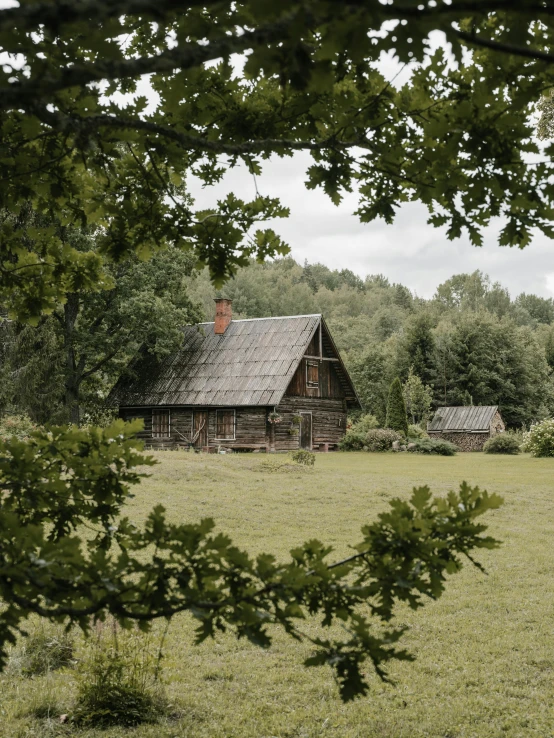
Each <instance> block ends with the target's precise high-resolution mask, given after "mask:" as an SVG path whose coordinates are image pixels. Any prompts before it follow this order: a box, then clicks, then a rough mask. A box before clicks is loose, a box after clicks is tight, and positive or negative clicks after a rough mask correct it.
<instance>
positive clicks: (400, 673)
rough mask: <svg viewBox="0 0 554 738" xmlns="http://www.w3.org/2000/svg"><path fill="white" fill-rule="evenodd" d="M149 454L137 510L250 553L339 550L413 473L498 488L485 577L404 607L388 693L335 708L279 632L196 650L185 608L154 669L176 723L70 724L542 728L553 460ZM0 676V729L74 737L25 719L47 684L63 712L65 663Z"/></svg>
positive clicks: (416, 479) (379, 737) (173, 729)
mask: <svg viewBox="0 0 554 738" xmlns="http://www.w3.org/2000/svg"><path fill="white" fill-rule="evenodd" d="M158 458H159V460H160V462H161V463H160V464H159V466H157V467H155V468H154V470H153V473H152V476H151V478H150V479H148V480H146V481H144V482H143V484H142V485H141V487H140V490H139V491H138V495H137V498H136V499H135V500H134V502H133V504H132V506H131V510H130V514H131V516H132V517H133V519H135V520H138V519H141V518H142V517H143V516H144V515H145V513H146V512H147V511H148V509H149V508H150V507H152V506H153V505H154V504H157V503H162V504H163V505H165V507H166V508H167V509H168V511H169V514H170V516H171V517H172V518H173V519H174V520H178V521H185V520H198V519H199V518H200V517H206V516H211V517H214V518H215V519H216V520H217V521H218V523H219V527H220V528H221V529H222V530H225V531H226V532H228V533H230V534H231V535H232V536H233V538H234V539H235V540H236V542H237V543H239V544H240V545H241V546H243V547H245V548H247V549H249V550H250V551H251V552H257V551H261V550H265V551H271V552H274V553H276V554H278V555H280V556H286V554H287V552H288V550H289V549H290V548H292V547H293V546H295V545H296V544H298V543H300V542H302V541H303V540H305V539H307V538H311V537H317V538H319V539H321V540H323V541H325V542H327V543H332V544H333V545H334V546H335V548H336V553H337V556H341V555H343V554H345V553H347V552H348V546H349V544H351V543H356V542H357V541H358V539H359V538H360V535H359V529H360V527H361V526H362V525H363V524H364V523H365V522H366V521H368V520H372V519H373V518H374V517H375V515H376V514H377V513H378V512H380V511H381V510H383V508H384V507H385V505H386V503H387V500H389V499H390V498H392V497H394V496H406V495H408V494H409V492H410V490H411V488H412V487H413V486H414V485H419V484H424V483H427V484H429V485H430V487H431V488H432V490H433V492H436V493H437V494H440V493H444V492H447V491H448V490H449V489H452V488H454V487H457V486H458V484H459V483H460V482H461V481H462V480H464V479H465V480H467V481H468V482H470V483H472V484H479V485H480V486H481V487H484V488H486V489H488V490H489V492H498V493H500V494H502V495H503V497H504V499H505V504H504V506H503V507H502V508H501V509H500V510H498V511H495V512H493V513H492V514H490V515H489V516H488V522H489V523H490V531H491V533H492V534H493V535H494V536H495V537H497V538H500V539H502V540H503V541H504V544H503V546H502V547H501V548H500V549H499V550H496V551H492V552H484V553H482V554H481V556H480V560H481V561H482V562H483V563H484V564H485V566H486V568H487V571H488V576H485V575H483V574H481V573H480V572H479V571H477V570H476V569H475V568H473V567H471V566H469V565H468V566H467V567H465V568H464V570H463V571H462V573H461V574H458V575H456V576H454V577H452V578H451V580H450V581H449V583H448V586H447V591H446V593H445V595H444V596H443V598H442V599H441V600H440V601H438V602H429V604H428V606H427V607H425V608H424V609H422V610H420V611H419V612H417V613H413V612H411V611H409V610H406V611H403V612H402V613H401V614H400V620H401V622H403V623H406V624H408V625H409V626H410V632H409V634H408V636H407V638H406V639H405V644H406V645H407V646H408V647H409V648H410V649H411V650H412V652H413V653H414V654H415V655H416V656H417V660H416V662H415V663H412V664H409V663H402V664H397V665H395V666H394V667H393V668H392V670H391V674H392V676H393V677H394V679H395V680H396V686H394V687H393V686H387V685H383V684H382V683H381V682H380V681H379V680H378V679H377V678H375V677H372V678H371V693H370V695H369V696H368V697H367V698H364V699H361V700H357V701H356V702H355V703H351V704H348V705H343V704H342V703H341V702H340V700H339V699H338V697H337V690H336V686H335V684H334V681H333V679H332V676H331V673H330V671H328V670H327V669H326V668H320V669H305V668H304V667H303V666H302V661H303V659H304V658H305V656H306V654H307V652H308V651H307V649H306V647H304V646H303V645H302V644H297V643H294V642H289V641H288V640H287V639H285V638H284V637H283V636H282V635H280V634H277V635H276V638H275V642H274V646H273V647H272V648H271V649H270V650H269V651H262V650H259V649H256V648H255V647H253V646H251V645H249V644H247V643H242V642H240V643H237V642H236V641H235V640H234V639H233V638H232V637H230V636H224V637H221V638H219V639H218V641H217V642H215V643H213V642H210V643H207V644H203V645H202V646H200V647H196V646H194V645H192V637H191V633H192V629H193V626H192V624H191V621H190V619H189V618H188V617H182V618H179V619H175V621H174V622H173V624H172V626H171V629H170V631H169V635H168V639H167V642H166V657H165V669H164V675H165V676H164V678H165V681H166V691H167V694H168V696H169V698H170V699H171V701H172V703H174V704H175V707H176V710H178V714H179V717H178V718H175V719H173V720H171V721H168V722H167V723H163V724H162V725H151V726H143V727H140V728H138V729H136V730H135V731H124V730H122V729H110V730H105V731H96V732H95V731H88V732H86V731H81V732H80V733H79V735H81V736H82V737H83V738H85V736H87V737H90V736H95V737H97V738H99V736H104V738H114V737H115V736H123V735H132V736H136V738H145V737H146V736H152V737H154V736H155V737H156V738H174V737H175V738H176V737H177V736H187V737H190V738H224V737H231V736H240V737H241V738H243V737H244V738H272V737H277V736H278V737H279V738H313V737H315V736H339V737H340V738H354V737H355V736H356V737H359V738H401V737H402V738H417V737H420V736H429V737H431V738H458V737H459V738H462V737H463V738H495V737H496V736H498V737H500V736H502V737H506V738H515V737H516V736H522V737H523V736H524V737H525V738H527V737H531V736H536V737H537V738H549V737H551V736H554V700H553V697H554V632H553V630H554V576H553V558H554V547H553V545H552V531H553V530H554V488H553V485H552V480H553V472H554V460H548V459H532V458H530V457H528V456H522V457H499V456H496V457H495V456H485V455H483V454H459V455H458V456H456V457H453V458H448V457H446V458H443V457H435V458H434V457H424V456H415V455H408V454H402V455H400V454H399V455H392V454H365V453H353V454H328V455H319V456H318V457H317V460H316V466H315V468H314V469H313V470H311V471H310V470H307V471H305V470H299V471H292V472H291V471H286V472H285V471H271V470H267V469H264V465H265V464H267V463H268V462H271V459H267V457H265V456H263V455H241V456H200V455H192V454H187V453H184V452H165V453H159V454H158ZM158 632H159V631H158ZM1 681H2V684H1V685H0V686H1V689H2V692H1V694H2V697H1V699H2V702H1V705H0V711H1V718H0V723H1V724H0V736H2V737H4V736H6V737H8V736H9V737H10V738H12V737H14V738H18V737H19V738H23V736H25V737H27V736H37V738H42V736H53V735H68V734H70V733H71V730H70V729H69V728H67V727H66V726H62V725H59V724H58V723H57V722H56V721H50V722H49V723H48V722H40V721H37V720H35V719H34V718H31V717H29V715H28V712H29V709H30V706H32V705H33V704H36V700H37V699H39V698H40V699H42V696H43V695H44V694H47V693H48V692H50V693H52V694H55V695H56V699H57V700H58V702H59V705H60V707H61V709H63V710H65V709H69V708H70V705H71V699H72V695H73V691H74V683H75V679H74V676H73V675H72V674H71V672H68V673H65V674H58V675H52V676H50V677H40V678H34V679H22V678H20V677H15V676H10V675H6V676H4V677H2V678H1Z"/></svg>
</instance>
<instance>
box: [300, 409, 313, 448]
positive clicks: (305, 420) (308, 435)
mask: <svg viewBox="0 0 554 738" xmlns="http://www.w3.org/2000/svg"><path fill="white" fill-rule="evenodd" d="M300 414H301V415H302V422H301V423H300V448H306V449H308V451H311V450H312V414H311V413H300Z"/></svg>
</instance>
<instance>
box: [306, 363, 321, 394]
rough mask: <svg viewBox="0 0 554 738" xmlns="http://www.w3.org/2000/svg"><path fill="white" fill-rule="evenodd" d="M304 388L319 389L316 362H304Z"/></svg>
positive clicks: (317, 365) (317, 364)
mask: <svg viewBox="0 0 554 738" xmlns="http://www.w3.org/2000/svg"><path fill="white" fill-rule="evenodd" d="M306 387H308V388H310V389H319V363H318V362H317V361H307V362H306Z"/></svg>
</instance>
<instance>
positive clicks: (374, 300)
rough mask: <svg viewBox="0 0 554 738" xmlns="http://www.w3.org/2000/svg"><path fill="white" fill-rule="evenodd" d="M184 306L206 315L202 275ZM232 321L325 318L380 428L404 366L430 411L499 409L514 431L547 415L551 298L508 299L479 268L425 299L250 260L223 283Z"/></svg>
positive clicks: (376, 280)
mask: <svg viewBox="0 0 554 738" xmlns="http://www.w3.org/2000/svg"><path fill="white" fill-rule="evenodd" d="M190 294H191V299H192V300H193V301H198V302H200V303H201V304H202V306H203V309H204V312H205V314H206V315H208V316H211V314H212V312H213V302H212V300H213V297H214V296H215V292H214V290H213V288H212V287H211V285H210V283H209V279H208V277H207V275H206V274H201V275H199V276H198V277H197V279H196V280H194V283H193V285H192V288H191V293H190ZM225 295H226V296H227V297H230V298H231V299H232V300H233V315H234V316H235V317H237V318H239V317H241V318H259V317H264V316H270V315H292V314H302V313H322V314H323V315H324V316H325V319H326V321H327V323H328V325H329V327H330V329H331V331H332V334H333V337H334V339H335V341H336V343H337V345H338V347H339V349H340V351H341V353H342V355H343V357H344V359H345V362H346V364H347V367H348V369H349V371H350V372H351V375H352V378H353V380H354V382H355V385H356V388H357V391H358V394H359V396H360V399H361V401H362V404H363V406H364V410H365V411H366V412H370V413H372V414H374V415H375V416H377V418H378V420H379V421H380V422H381V423H384V421H385V413H386V401H387V397H388V391H389V387H390V384H391V382H392V381H393V380H394V378H395V377H397V376H398V377H400V379H401V380H402V381H403V382H405V381H406V380H407V379H408V375H409V373H410V369H411V370H412V372H413V374H415V375H416V376H418V377H419V378H420V379H421V380H422V382H423V383H424V384H425V385H427V386H429V387H430V388H431V390H432V396H433V403H434V406H435V407H436V406H438V405H442V404H447V405H460V404H464V405H466V404H467V405H470V404H475V405H499V406H500V408H501V411H502V414H503V417H504V419H505V420H506V422H507V423H508V424H509V425H510V426H512V427H520V426H522V425H529V424H530V423H531V422H533V421H534V420H538V419H542V418H544V417H547V416H550V415H552V413H553V412H554V377H553V369H554V301H553V300H552V299H546V298H543V297H539V296H537V295H532V294H520V295H518V296H517V297H515V299H512V298H511V296H510V294H509V293H508V291H507V290H506V289H505V288H504V287H502V286H501V285H500V284H498V283H491V281H490V279H489V278H488V277H487V276H486V275H484V274H482V273H481V272H479V271H476V272H474V273H473V274H457V275H454V276H453V277H451V278H450V279H448V280H447V281H446V282H444V283H443V284H441V285H439V286H438V288H437V289H436V292H435V294H434V295H433V297H432V298H431V299H423V298H421V297H417V296H416V295H414V294H413V293H412V292H411V291H410V290H409V289H408V288H407V287H406V286H404V285H402V284H392V283H391V282H390V281H389V280H388V279H387V278H386V277H384V276H382V275H370V276H367V277H366V278H365V279H362V278H361V277H359V276H358V275H356V274H354V273H353V272H352V271H350V270H348V269H342V270H332V269H329V268H328V267H326V266H324V265H323V264H308V263H305V264H304V265H303V266H302V265H300V264H298V263H297V262H295V261H294V260H293V259H292V258H284V259H280V260H278V261H274V262H271V263H265V264H257V263H253V264H252V265H251V266H250V267H248V268H247V269H243V270H241V271H240V272H238V274H237V275H236V277H235V279H233V280H232V281H230V282H228V284H227V285H226V286H225Z"/></svg>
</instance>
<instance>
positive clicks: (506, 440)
mask: <svg viewBox="0 0 554 738" xmlns="http://www.w3.org/2000/svg"><path fill="white" fill-rule="evenodd" d="M520 446H521V443H520V441H519V439H518V438H516V436H514V435H512V434H511V433H499V434H498V435H497V436H493V438H489V440H488V441H487V442H486V443H485V445H484V446H483V451H484V452H485V453H486V454H512V455H513V454H519V452H520V451H521V449H520Z"/></svg>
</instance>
